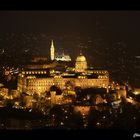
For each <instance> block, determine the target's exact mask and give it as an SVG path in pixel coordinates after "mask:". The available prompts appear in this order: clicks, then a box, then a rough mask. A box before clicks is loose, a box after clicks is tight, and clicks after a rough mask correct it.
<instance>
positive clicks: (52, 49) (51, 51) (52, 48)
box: [50, 40, 55, 60]
mask: <svg viewBox="0 0 140 140" xmlns="http://www.w3.org/2000/svg"><path fill="white" fill-rule="evenodd" d="M54 51H55V49H54V45H53V40H52V42H51V48H50V58H51V60H54V57H55V56H54V54H55V52H54Z"/></svg>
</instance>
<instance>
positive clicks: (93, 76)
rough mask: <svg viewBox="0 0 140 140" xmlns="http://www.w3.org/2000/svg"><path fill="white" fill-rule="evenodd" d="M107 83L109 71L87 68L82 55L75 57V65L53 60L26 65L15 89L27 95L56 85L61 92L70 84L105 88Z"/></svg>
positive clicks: (41, 92) (52, 50)
mask: <svg viewBox="0 0 140 140" xmlns="http://www.w3.org/2000/svg"><path fill="white" fill-rule="evenodd" d="M50 55H51V60H54V58H55V55H54V45H53V41H52V45H51V49H50ZM108 85H109V73H108V71H106V70H92V69H88V67H87V61H86V58H85V56H84V55H82V54H80V55H79V56H78V57H77V58H76V62H75V67H68V66H65V65H61V62H57V61H53V62H51V63H50V64H36V65H35V64H34V65H33V66H32V65H29V66H26V67H25V68H24V69H23V70H22V71H21V72H20V73H19V76H18V83H17V90H18V91H19V92H20V93H22V92H25V93H27V94H29V95H33V94H34V93H38V94H39V95H43V94H45V93H46V92H48V91H50V88H51V87H52V86H56V87H58V88H60V89H61V90H62V92H63V91H64V90H65V89H67V88H68V86H71V87H72V89H74V88H75V87H81V88H83V89H84V88H91V87H97V88H106V89H108Z"/></svg>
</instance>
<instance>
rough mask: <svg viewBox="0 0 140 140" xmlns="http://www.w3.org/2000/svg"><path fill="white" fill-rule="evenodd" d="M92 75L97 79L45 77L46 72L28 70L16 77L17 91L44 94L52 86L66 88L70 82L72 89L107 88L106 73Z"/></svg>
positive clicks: (61, 76) (68, 76)
mask: <svg viewBox="0 0 140 140" xmlns="http://www.w3.org/2000/svg"><path fill="white" fill-rule="evenodd" d="M92 72H93V74H95V73H98V77H97V78H88V77H87V76H85V75H84V76H82V75H81V76H77V77H76V76H75V75H73V76H71V75H69V74H68V75H67V76H63V74H62V75H59V76H57V75H54V76H47V74H46V73H47V71H46V70H38V71H37V70H30V71H22V72H21V73H20V74H19V77H18V90H19V91H20V92H26V93H29V94H32V93H45V92H46V91H49V89H50V87H51V86H52V85H55V86H57V87H59V88H60V89H62V90H63V89H65V88H66V83H68V82H70V83H71V84H72V85H73V86H74V87H81V88H89V87H99V88H100V87H104V88H108V85H109V76H108V72H107V71H104V70H101V71H99V70H97V71H95V70H94V71H92Z"/></svg>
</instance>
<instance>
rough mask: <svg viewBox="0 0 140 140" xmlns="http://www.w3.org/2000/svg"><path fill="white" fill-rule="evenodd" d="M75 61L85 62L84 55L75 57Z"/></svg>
mask: <svg viewBox="0 0 140 140" xmlns="http://www.w3.org/2000/svg"><path fill="white" fill-rule="evenodd" d="M76 61H78V62H85V61H86V58H85V56H84V55H79V56H77V58H76Z"/></svg>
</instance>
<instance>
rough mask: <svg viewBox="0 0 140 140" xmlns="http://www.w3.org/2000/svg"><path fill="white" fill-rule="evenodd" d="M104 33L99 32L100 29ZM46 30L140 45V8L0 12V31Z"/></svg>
mask: <svg viewBox="0 0 140 140" xmlns="http://www.w3.org/2000/svg"><path fill="white" fill-rule="evenodd" d="M99 30H100V31H101V32H98V31H99ZM6 32H15V33H16V32H24V33H34V32H38V33H40V32H42V33H46V34H47V35H56V36H61V35H71V36H77V35H78V36H83V37H87V36H91V37H94V36H95V34H100V35H103V36H104V37H105V38H106V39H108V40H117V39H118V40H123V41H124V42H126V43H127V47H128V48H129V49H133V50H136V51H138V50H139V46H140V41H139V40H140V39H139V36H140V11H0V33H1V34H2V33H6Z"/></svg>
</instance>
